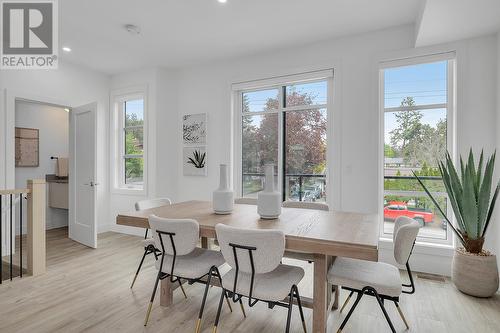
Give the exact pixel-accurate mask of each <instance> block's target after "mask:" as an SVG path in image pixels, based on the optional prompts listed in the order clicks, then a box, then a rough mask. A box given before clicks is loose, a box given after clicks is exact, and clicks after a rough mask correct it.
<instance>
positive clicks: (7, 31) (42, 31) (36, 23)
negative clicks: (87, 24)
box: [0, 0, 58, 69]
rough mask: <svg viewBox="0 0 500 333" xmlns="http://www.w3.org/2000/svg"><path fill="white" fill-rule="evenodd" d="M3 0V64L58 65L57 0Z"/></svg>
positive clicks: (20, 66) (0, 11)
mask: <svg viewBox="0 0 500 333" xmlns="http://www.w3.org/2000/svg"><path fill="white" fill-rule="evenodd" d="M0 4H1V6H0V8H1V9H0V17H1V19H2V24H1V32H0V36H1V38H2V42H1V52H0V56H1V62H0V68H1V69H55V68H57V64H58V56H57V55H58V54H57V52H58V43H57V42H58V35H57V32H58V29H57V2H56V0H44V1H42V0H40V1H13V0H10V1H8V0H0Z"/></svg>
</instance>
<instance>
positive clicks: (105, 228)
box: [97, 224, 113, 234]
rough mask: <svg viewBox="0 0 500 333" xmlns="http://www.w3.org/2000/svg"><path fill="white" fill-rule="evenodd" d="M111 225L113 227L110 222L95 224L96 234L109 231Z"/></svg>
mask: <svg viewBox="0 0 500 333" xmlns="http://www.w3.org/2000/svg"><path fill="white" fill-rule="evenodd" d="M112 227H113V225H112V224H103V225H98V226H97V234H102V233H103V232H108V231H111V228H112Z"/></svg>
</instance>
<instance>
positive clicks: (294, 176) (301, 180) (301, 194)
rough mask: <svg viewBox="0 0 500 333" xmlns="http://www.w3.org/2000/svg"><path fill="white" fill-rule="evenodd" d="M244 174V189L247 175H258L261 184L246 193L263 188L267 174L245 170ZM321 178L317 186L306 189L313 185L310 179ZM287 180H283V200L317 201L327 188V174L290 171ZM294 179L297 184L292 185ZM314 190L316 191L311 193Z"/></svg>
mask: <svg viewBox="0 0 500 333" xmlns="http://www.w3.org/2000/svg"><path fill="white" fill-rule="evenodd" d="M242 176H243V190H245V178H246V177H258V178H259V179H260V183H261V186H258V187H257V188H255V190H249V191H248V192H246V193H244V195H248V194H252V193H257V192H260V191H261V190H262V188H263V184H264V178H265V174H264V173H260V172H244V173H243V174H242ZM274 177H275V179H277V177H278V175H277V174H274ZM315 178H319V179H321V181H320V182H317V183H316V184H314V185H317V186H318V187H315V188H313V189H311V190H308V189H306V188H305V187H306V186H313V185H312V184H307V182H308V180H310V179H315ZM285 179H286V181H285V182H283V191H282V193H283V200H287V199H290V198H292V199H295V198H296V199H297V200H298V201H305V200H309V199H311V201H315V200H316V199H320V198H324V196H325V189H326V175H322V174H299V173H290V174H285ZM291 181H294V182H295V184H293V185H292V186H290V182H291ZM295 185H296V187H297V189H296V190H292V189H291V187H294V186H295ZM311 191H313V192H314V193H311Z"/></svg>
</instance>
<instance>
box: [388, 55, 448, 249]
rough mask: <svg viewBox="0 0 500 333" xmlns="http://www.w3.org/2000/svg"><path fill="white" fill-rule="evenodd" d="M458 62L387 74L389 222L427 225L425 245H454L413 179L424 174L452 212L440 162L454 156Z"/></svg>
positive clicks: (422, 236) (422, 65) (411, 67)
mask: <svg viewBox="0 0 500 333" xmlns="http://www.w3.org/2000/svg"><path fill="white" fill-rule="evenodd" d="M452 75H453V60H449V59H443V60H437V59H436V60H434V61H431V62H424V63H415V64H411V65H404V66H398V67H387V68H385V69H383V71H382V80H383V107H384V129H383V133H384V143H383V145H384V146H383V152H384V179H383V183H384V185H383V186H384V203H383V205H384V207H383V216H384V223H383V228H382V230H381V232H382V234H383V235H391V234H392V232H393V228H394V220H395V219H396V218H397V217H398V216H409V217H412V218H414V219H416V220H417V221H418V222H420V224H421V225H422V228H421V229H420V232H419V238H420V240H428V241H432V242H436V241H438V242H449V241H450V233H449V231H448V230H447V229H448V228H447V225H446V221H445V220H444V219H443V216H441V214H440V213H439V211H438V209H437V208H436V207H435V206H434V205H433V204H432V202H431V200H430V199H429V198H428V196H427V195H426V193H425V192H424V191H423V189H422V188H421V186H420V185H419V184H418V182H417V181H416V180H415V179H414V176H413V172H415V173H416V174H417V175H419V176H420V177H421V178H422V179H424V182H425V183H426V185H427V187H428V188H429V189H430V190H431V192H432V193H433V194H434V195H435V196H436V197H438V198H439V199H438V201H439V202H440V204H441V207H443V208H445V209H446V210H445V211H449V209H447V196H446V193H445V189H444V185H443V182H442V179H441V177H440V173H439V170H438V167H437V166H438V161H439V160H442V159H443V158H444V156H445V154H446V151H447V150H448V151H450V152H452V141H453V140H452V136H451V130H452V126H451V117H452V101H453V96H452V93H453V89H452V88H450V87H452V86H453V85H452V81H453V80H452Z"/></svg>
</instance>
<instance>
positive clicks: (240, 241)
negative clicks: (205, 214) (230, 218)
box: [215, 223, 285, 274]
mask: <svg viewBox="0 0 500 333" xmlns="http://www.w3.org/2000/svg"><path fill="white" fill-rule="evenodd" d="M215 231H216V232H217V240H218V241H219V246H220V249H221V251H222V255H223V256H224V259H225V260H226V262H227V263H228V264H229V266H231V267H232V268H236V262H235V260H234V252H233V247H231V246H230V245H229V244H236V245H240V246H248V247H255V248H256V249H255V250H254V251H252V256H253V263H254V267H255V273H257V274H259V273H267V272H270V271H272V270H274V269H275V268H276V267H278V265H279V264H280V262H281V259H282V258H283V253H284V252H285V234H284V233H283V232H282V231H279V230H270V229H268V230H257V229H243V228H235V227H230V226H227V225H224V224H220V223H219V224H217V225H216V226H215ZM236 254H237V259H238V266H239V270H240V271H242V272H245V273H252V266H251V262H250V255H249V252H248V250H244V249H239V248H237V249H236Z"/></svg>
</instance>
